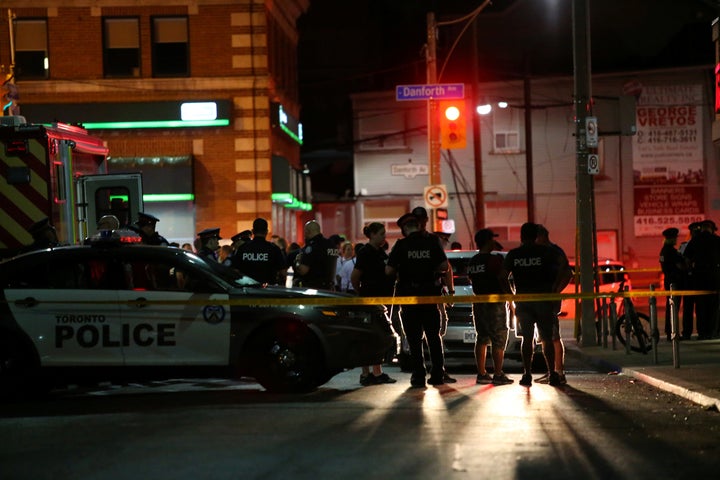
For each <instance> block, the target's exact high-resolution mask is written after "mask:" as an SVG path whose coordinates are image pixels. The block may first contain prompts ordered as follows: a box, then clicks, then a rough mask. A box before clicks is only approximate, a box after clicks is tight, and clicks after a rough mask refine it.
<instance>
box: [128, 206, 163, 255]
mask: <svg viewBox="0 0 720 480" xmlns="http://www.w3.org/2000/svg"><path fill="white" fill-rule="evenodd" d="M159 221H160V219H159V218H157V217H155V216H154V215H150V214H149V213H145V212H140V213H138V219H137V222H135V223H134V224H133V225H131V226H130V229H131V230H132V231H134V232H137V234H138V235H140V238H142V243H144V244H145V245H160V246H163V247H167V246H168V245H170V242H168V241H167V240H166V239H165V237H163V236H162V235H160V234H159V233H158V232H157V231H156V229H155V226H156V224H157V222H159Z"/></svg>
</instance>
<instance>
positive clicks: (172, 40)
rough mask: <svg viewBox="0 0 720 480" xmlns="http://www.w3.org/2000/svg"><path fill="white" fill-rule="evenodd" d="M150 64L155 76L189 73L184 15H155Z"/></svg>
mask: <svg viewBox="0 0 720 480" xmlns="http://www.w3.org/2000/svg"><path fill="white" fill-rule="evenodd" d="M152 42H153V43H152V66H153V76H155V77H183V76H188V75H189V74H190V68H189V63H190V62H189V58H188V51H189V47H188V27H187V18H186V17H156V18H153V21H152Z"/></svg>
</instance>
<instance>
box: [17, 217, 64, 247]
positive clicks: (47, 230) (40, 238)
mask: <svg viewBox="0 0 720 480" xmlns="http://www.w3.org/2000/svg"><path fill="white" fill-rule="evenodd" d="M28 233H29V234H30V235H32V238H33V242H32V243H31V244H30V245H28V246H27V247H25V248H23V249H22V252H32V251H34V250H45V249H46V248H53V247H57V246H59V245H60V242H59V241H58V236H57V231H56V230H55V227H54V226H52V224H51V223H50V219H49V218H47V217H45V218H42V219H40V220H38V221H37V222H35V223H33V224H32V225H30V228H28Z"/></svg>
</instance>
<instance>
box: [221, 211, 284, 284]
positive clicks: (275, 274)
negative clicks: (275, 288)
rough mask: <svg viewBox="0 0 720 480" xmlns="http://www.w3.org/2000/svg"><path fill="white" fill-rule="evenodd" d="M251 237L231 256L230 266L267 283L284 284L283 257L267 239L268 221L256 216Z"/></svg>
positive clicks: (276, 247) (278, 249) (278, 248)
mask: <svg viewBox="0 0 720 480" xmlns="http://www.w3.org/2000/svg"><path fill="white" fill-rule="evenodd" d="M252 234H253V238H252V240H250V241H249V242H244V243H243V244H242V245H240V247H239V248H238V250H237V252H236V253H235V254H234V255H233V257H232V266H233V268H235V269H236V270H238V271H240V273H242V274H243V275H247V276H248V277H250V278H253V279H255V280H257V281H258V282H260V283H264V284H268V285H284V284H285V270H286V269H285V258H284V257H283V254H282V252H281V251H280V247H278V246H277V245H275V244H274V243H272V242H269V241H268V240H267V234H268V222H267V220H265V219H264V218H256V219H255V221H254V222H253V226H252Z"/></svg>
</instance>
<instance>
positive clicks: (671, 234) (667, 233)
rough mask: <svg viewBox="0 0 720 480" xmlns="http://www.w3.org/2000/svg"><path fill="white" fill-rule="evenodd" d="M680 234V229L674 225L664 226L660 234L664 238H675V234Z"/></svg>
mask: <svg viewBox="0 0 720 480" xmlns="http://www.w3.org/2000/svg"><path fill="white" fill-rule="evenodd" d="M679 234H680V230H678V229H677V228H675V227H672V228H666V229H665V230H663V232H662V235H663V237H665V238H677V236H678V235H679Z"/></svg>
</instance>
